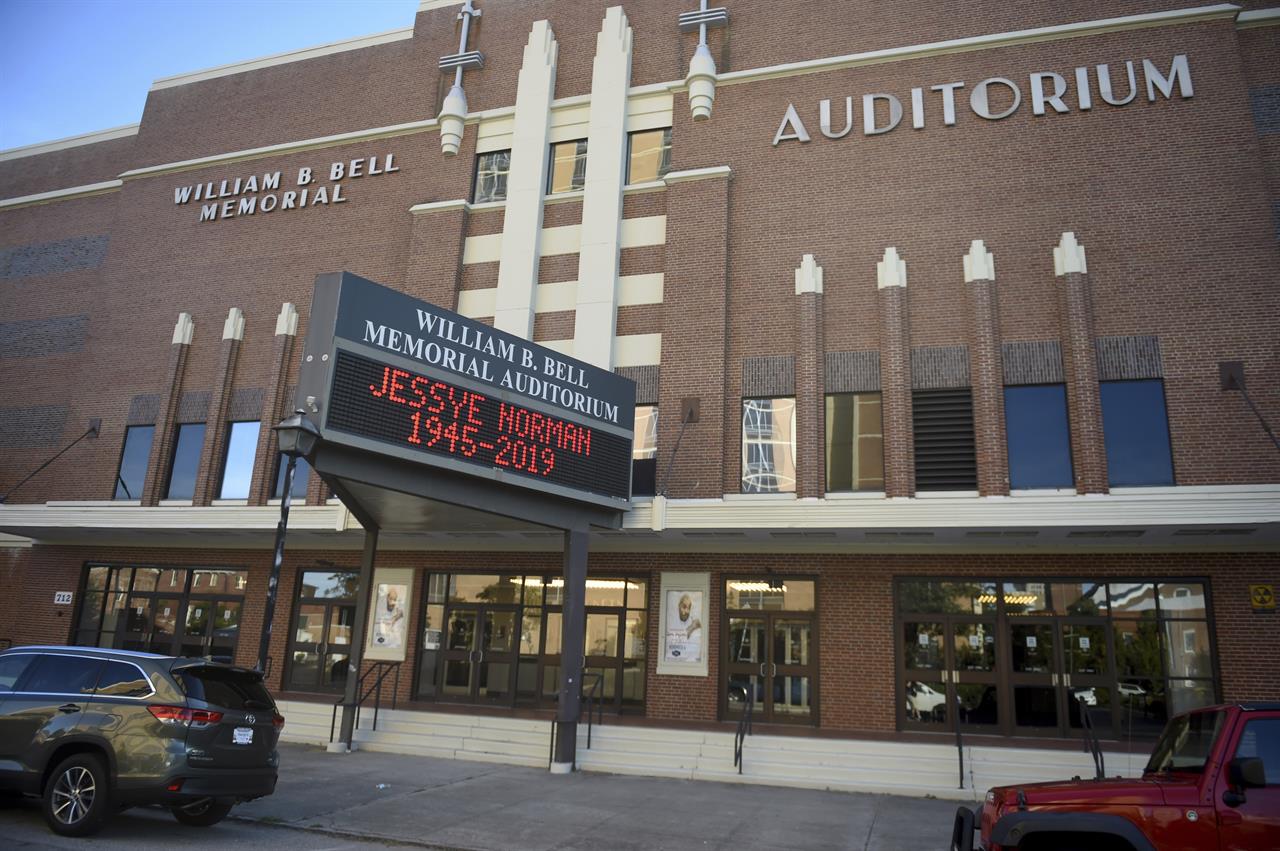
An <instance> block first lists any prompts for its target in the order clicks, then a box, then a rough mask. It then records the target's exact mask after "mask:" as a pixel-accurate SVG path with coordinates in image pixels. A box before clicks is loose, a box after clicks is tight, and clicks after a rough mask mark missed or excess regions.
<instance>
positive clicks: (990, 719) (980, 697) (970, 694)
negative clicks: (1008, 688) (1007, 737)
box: [956, 683, 1000, 726]
mask: <svg viewBox="0 0 1280 851" xmlns="http://www.w3.org/2000/svg"><path fill="white" fill-rule="evenodd" d="M996 697H997V692H996V687H995V686H993V685H984V684H982V683H962V684H958V685H957V686H956V703H957V704H958V705H957V707H956V709H957V711H958V712H959V714H960V723H961V724H981V725H984V726H995V725H996V724H999V723H1000V713H999V709H998V707H997V701H996Z"/></svg>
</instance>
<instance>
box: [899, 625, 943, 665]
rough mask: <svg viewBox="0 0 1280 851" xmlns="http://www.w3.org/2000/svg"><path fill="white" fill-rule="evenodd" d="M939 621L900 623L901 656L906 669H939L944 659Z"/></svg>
mask: <svg viewBox="0 0 1280 851" xmlns="http://www.w3.org/2000/svg"><path fill="white" fill-rule="evenodd" d="M943 641H944V634H943V631H942V624H940V623H917V622H912V621H908V622H906V623H904V624H903V625H902V658H903V659H904V660H905V663H906V665H905V666H906V668H907V669H908V670H919V669H925V670H941V669H942V668H943V667H944V662H945V659H946V655H945V652H944V650H943V643H942V642H943Z"/></svg>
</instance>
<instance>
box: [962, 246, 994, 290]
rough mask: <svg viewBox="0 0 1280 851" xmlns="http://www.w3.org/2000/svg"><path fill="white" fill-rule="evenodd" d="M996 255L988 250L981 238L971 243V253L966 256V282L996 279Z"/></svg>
mask: <svg viewBox="0 0 1280 851" xmlns="http://www.w3.org/2000/svg"><path fill="white" fill-rule="evenodd" d="M995 279H996V256H995V255H994V254H992V253H991V252H990V251H988V250H987V246H986V245H985V244H984V243H983V241H982V240H980V239H975V240H974V241H973V242H971V243H970V244H969V253H968V254H966V255H965V256H964V282H965V283H966V284H972V283H973V282H974V281H993V282H994V281H995Z"/></svg>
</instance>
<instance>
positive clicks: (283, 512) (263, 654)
mask: <svg viewBox="0 0 1280 851" xmlns="http://www.w3.org/2000/svg"><path fill="white" fill-rule="evenodd" d="M286 457H287V458H288V459H289V461H288V464H287V465H286V466H285V468H284V493H282V494H281V495H280V520H279V522H278V523H277V524H276V552H275V556H274V557H273V558H272V560H271V578H269V579H268V580H267V604H266V606H265V607H264V608H263V611H262V639H261V640H260V641H259V642H258V670H259V671H262V673H263V674H264V675H265V674H266V672H267V656H268V654H270V652H271V624H272V621H274V620H275V615H276V592H277V591H278V589H279V588H280V566H281V565H282V564H284V535H285V530H286V529H288V527H289V503H290V502H291V501H292V500H291V497H292V496H293V472H294V468H295V467H296V466H297V464H298V459H297V457H296V456H294V455H289V456H286Z"/></svg>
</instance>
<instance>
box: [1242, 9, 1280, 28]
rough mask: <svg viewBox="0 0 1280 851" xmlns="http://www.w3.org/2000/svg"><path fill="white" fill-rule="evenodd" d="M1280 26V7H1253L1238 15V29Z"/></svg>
mask: <svg viewBox="0 0 1280 851" xmlns="http://www.w3.org/2000/svg"><path fill="white" fill-rule="evenodd" d="M1275 26H1280V9H1251V10H1249V11H1247V12H1241V13H1240V14H1239V15H1236V29H1238V30H1251V29H1254V28H1256V27H1275Z"/></svg>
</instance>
